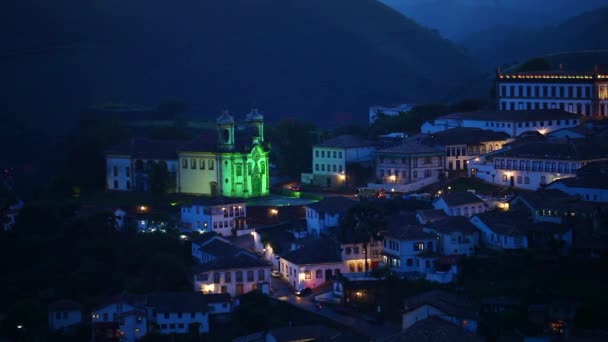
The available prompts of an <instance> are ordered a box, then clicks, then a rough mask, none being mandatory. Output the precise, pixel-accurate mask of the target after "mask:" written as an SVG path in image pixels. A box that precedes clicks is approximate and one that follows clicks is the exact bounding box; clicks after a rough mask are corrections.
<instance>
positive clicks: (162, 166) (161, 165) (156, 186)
mask: <svg viewBox="0 0 608 342" xmlns="http://www.w3.org/2000/svg"><path fill="white" fill-rule="evenodd" d="M146 168H147V170H148V175H149V180H150V191H152V193H154V194H160V195H163V194H166V193H169V192H171V191H172V190H173V189H175V180H173V179H172V177H171V175H170V174H169V169H168V167H167V163H165V162H164V161H162V160H161V161H159V162H156V163H155V162H153V161H149V162H148V164H147V165H146Z"/></svg>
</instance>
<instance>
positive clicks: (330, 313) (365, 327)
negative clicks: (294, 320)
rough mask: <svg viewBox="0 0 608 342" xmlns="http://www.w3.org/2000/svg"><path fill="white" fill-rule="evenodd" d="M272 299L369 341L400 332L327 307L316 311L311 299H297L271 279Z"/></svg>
mask: <svg viewBox="0 0 608 342" xmlns="http://www.w3.org/2000/svg"><path fill="white" fill-rule="evenodd" d="M271 288H272V293H271V295H272V297H273V298H276V299H279V300H282V301H285V302H287V303H289V304H291V305H295V306H297V307H298V308H300V309H303V310H307V311H310V312H314V313H315V314H317V315H320V316H323V317H325V318H328V319H331V320H334V321H337V322H339V323H342V324H344V325H347V326H349V327H351V328H352V329H353V331H355V332H357V333H360V334H362V335H365V336H367V337H369V338H370V339H374V340H375V339H378V338H383V337H388V336H391V335H394V334H396V333H398V332H399V331H400V327H399V326H397V325H394V324H390V323H386V324H384V325H377V324H371V323H370V322H368V321H367V320H365V319H364V318H362V317H359V316H357V315H355V314H353V315H349V314H343V313H340V312H336V311H334V310H333V309H331V308H330V307H328V306H323V308H321V309H318V308H317V306H316V303H314V302H313V301H312V300H313V297H312V296H308V297H304V298H300V297H297V296H295V295H294V294H293V291H292V290H291V289H290V288H289V287H288V285H287V283H286V282H284V281H283V280H281V279H277V278H272V281H271Z"/></svg>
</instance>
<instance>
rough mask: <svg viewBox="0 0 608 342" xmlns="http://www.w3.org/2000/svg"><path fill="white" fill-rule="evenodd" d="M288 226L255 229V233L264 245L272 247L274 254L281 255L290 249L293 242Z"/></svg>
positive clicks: (293, 238) (280, 225)
mask: <svg viewBox="0 0 608 342" xmlns="http://www.w3.org/2000/svg"><path fill="white" fill-rule="evenodd" d="M290 226H291V225H290V224H289V223H287V224H285V223H283V224H278V225H274V226H270V227H265V228H259V229H256V230H255V232H256V233H258V234H259V235H260V237H261V240H262V242H263V243H264V244H266V243H268V244H270V246H271V247H272V250H273V251H274V253H275V254H281V253H283V252H284V251H288V250H289V249H290V246H291V244H292V243H293V242H294V241H295V237H294V236H293V234H292V233H291V232H290V231H289V230H288V229H289V228H290Z"/></svg>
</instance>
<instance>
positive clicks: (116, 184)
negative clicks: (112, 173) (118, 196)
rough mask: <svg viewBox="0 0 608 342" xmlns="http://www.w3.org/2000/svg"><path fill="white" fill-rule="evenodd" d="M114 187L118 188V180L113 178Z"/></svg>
mask: <svg viewBox="0 0 608 342" xmlns="http://www.w3.org/2000/svg"><path fill="white" fill-rule="evenodd" d="M114 189H118V181H117V180H114Z"/></svg>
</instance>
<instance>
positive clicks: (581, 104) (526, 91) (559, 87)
mask: <svg viewBox="0 0 608 342" xmlns="http://www.w3.org/2000/svg"><path fill="white" fill-rule="evenodd" d="M496 88H497V101H498V108H500V109H501V110H508V111H518V110H537V109H561V110H565V111H568V112H571V113H577V114H580V115H584V116H586V117H606V116H607V115H608V72H601V71H600V70H599V69H598V68H597V67H596V68H595V70H593V71H590V72H574V71H566V70H561V69H560V70H552V71H529V72H509V73H502V72H501V71H500V70H498V74H497V78H496Z"/></svg>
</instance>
